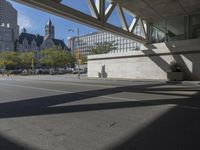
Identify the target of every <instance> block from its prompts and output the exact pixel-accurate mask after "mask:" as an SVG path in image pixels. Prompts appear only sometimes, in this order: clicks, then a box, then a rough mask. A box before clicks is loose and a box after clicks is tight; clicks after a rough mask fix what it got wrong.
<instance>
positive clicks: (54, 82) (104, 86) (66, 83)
mask: <svg viewBox="0 0 200 150" xmlns="http://www.w3.org/2000/svg"><path fill="white" fill-rule="evenodd" d="M7 80H9V81H17V82H23V81H26V82H30V83H32V82H39V83H41V81H43V82H44V83H50V84H58V85H59V84H62V85H79V86H86V87H100V88H115V87H117V86H112V85H93V84H87V83H84V82H83V83H81V84H80V83H74V82H73V81H68V80H63V81H62V80H54V81H50V80H43V79H41V80H35V79H7ZM7 80H3V81H7ZM56 82H59V83H56ZM63 82H65V83H63ZM72 82H73V83H72Z"/></svg>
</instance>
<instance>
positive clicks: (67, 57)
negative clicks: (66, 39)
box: [40, 47, 74, 68]
mask: <svg viewBox="0 0 200 150" xmlns="http://www.w3.org/2000/svg"><path fill="white" fill-rule="evenodd" d="M41 54H42V55H43V57H42V59H41V60H40V62H41V63H42V64H43V65H44V66H47V67H54V68H56V67H64V66H66V65H67V64H69V63H73V62H74V58H73V57H72V56H71V54H69V53H67V52H66V51H64V50H61V49H59V48H57V47H53V48H50V49H46V50H43V51H42V52H41Z"/></svg>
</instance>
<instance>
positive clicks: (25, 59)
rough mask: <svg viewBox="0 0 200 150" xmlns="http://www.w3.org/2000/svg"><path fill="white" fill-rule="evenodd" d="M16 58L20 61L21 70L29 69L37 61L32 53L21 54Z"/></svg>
mask: <svg viewBox="0 0 200 150" xmlns="http://www.w3.org/2000/svg"><path fill="white" fill-rule="evenodd" d="M18 57H19V59H20V65H21V66H22V67H23V68H30V67H31V66H32V65H33V63H34V64H35V63H36V61H37V60H36V58H35V53H34V52H21V53H19V55H18Z"/></svg>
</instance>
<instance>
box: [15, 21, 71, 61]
mask: <svg viewBox="0 0 200 150" xmlns="http://www.w3.org/2000/svg"><path fill="white" fill-rule="evenodd" d="M54 35H55V29H54V25H53V23H52V22H51V20H49V21H48V22H47V24H46V25H45V36H41V35H37V34H31V33H27V31H26V29H23V31H22V33H21V34H20V36H19V40H18V41H17V42H16V45H17V51H19V52H27V51H35V52H36V53H37V58H40V54H39V52H40V51H41V50H43V49H48V48H51V47H58V48H60V49H62V50H66V51H67V50H68V48H67V46H66V44H65V43H64V41H63V40H60V39H55V37H54Z"/></svg>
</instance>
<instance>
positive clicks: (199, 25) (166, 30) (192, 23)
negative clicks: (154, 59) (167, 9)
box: [150, 14, 200, 43]
mask: <svg viewBox="0 0 200 150" xmlns="http://www.w3.org/2000/svg"><path fill="white" fill-rule="evenodd" d="M196 38H200V14H198V15H189V16H176V17H170V18H167V19H166V20H161V21H157V22H154V23H153V24H152V25H151V27H150V39H151V42H152V43H160V42H164V41H178V40H186V39H196Z"/></svg>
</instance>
